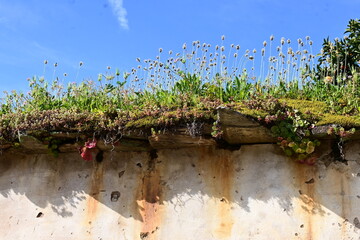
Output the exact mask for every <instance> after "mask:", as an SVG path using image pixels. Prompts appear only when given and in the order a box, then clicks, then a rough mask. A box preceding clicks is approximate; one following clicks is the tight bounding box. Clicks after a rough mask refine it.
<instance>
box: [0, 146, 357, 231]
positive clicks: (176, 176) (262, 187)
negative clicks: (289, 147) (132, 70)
mask: <svg viewBox="0 0 360 240" xmlns="http://www.w3.org/2000/svg"><path fill="white" fill-rule="evenodd" d="M340 165H341V166H340ZM337 166H340V167H337ZM359 172H360V170H359V167H357V168H350V167H345V166H343V164H339V165H330V166H329V167H328V168H326V167H325V166H323V165H318V166H306V165H301V164H297V163H295V162H292V161H289V160H287V159H285V158H284V157H283V155H282V153H281V152H277V149H276V148H275V147H274V145H271V144H268V145H266V144H264V145H247V146H242V147H241V149H240V150H235V151H230V150H225V149H216V148H213V147H208V148H200V147H199V148H191V149H179V150H159V151H157V152H156V151H152V152H150V153H146V152H138V153H137V152H105V153H104V156H103V159H102V161H101V162H97V161H93V162H86V161H84V160H82V158H81V157H80V156H79V155H78V154H77V153H66V154H65V153H64V154H60V156H59V157H58V158H54V157H52V156H51V155H47V154H37V155H35V154H34V155H29V156H27V155H24V154H19V153H16V152H5V153H3V155H1V156H0V194H1V195H0V206H1V207H4V206H2V204H1V196H2V197H5V198H7V199H9V198H11V199H19V198H20V197H21V196H25V197H26V198H27V199H28V200H29V201H31V202H32V203H33V204H35V205H36V206H37V207H38V208H39V209H45V208H47V207H48V206H49V205H50V206H51V209H52V211H53V212H55V213H56V214H57V215H58V216H61V217H62V218H69V217H73V216H74V215H77V214H79V212H80V213H81V214H83V216H84V221H85V222H91V221H93V219H96V217H97V216H98V215H99V214H103V213H101V212H100V211H99V209H100V208H101V207H103V205H104V206H106V207H107V208H108V209H111V210H112V211H115V212H116V213H118V214H119V215H121V217H122V218H125V219H134V220H137V221H139V222H141V223H142V229H141V232H142V233H144V234H146V233H149V232H153V231H155V230H156V229H158V227H159V226H160V225H161V224H163V223H162V221H164V217H165V215H166V214H174V215H178V216H179V218H180V217H181V216H183V217H188V216H189V215H191V214H193V215H194V216H198V217H199V218H202V217H203V218H204V219H205V218H206V216H207V217H208V218H211V217H214V219H215V220H212V222H211V224H212V225H213V226H214V228H216V229H217V230H216V231H217V233H218V234H219V236H222V237H226V234H230V233H231V231H232V229H233V228H234V226H235V225H236V224H239V223H237V222H238V221H239V220H238V219H240V218H239V216H247V218H248V221H249V222H256V221H258V222H259V220H260V221H261V220H263V221H268V222H271V221H273V219H272V218H274V217H276V216H280V215H282V216H283V218H284V219H287V218H288V219H293V218H297V219H298V221H299V222H304V221H307V222H306V223H303V224H305V226H309V227H310V228H311V225H312V224H315V222H316V221H318V220H319V219H326V217H327V216H328V215H330V214H333V215H334V214H335V215H337V216H338V217H340V218H341V219H343V220H345V221H346V222H347V224H350V225H352V226H353V227H355V228H358V229H360V223H359V220H358V219H360V213H359V212H360V211H359V208H360V204H359V203H357V204H356V205H354V202H356V201H358V202H360V196H359V195H360V189H359V188H358V187H357V188H356V187H355V186H356V184H357V185H359V184H360V177H357V176H359V175H360V174H359ZM356 191H358V192H356ZM7 202H8V201H7ZM14 204H16V200H15V201H14ZM194 206H198V207H197V208H196V207H195V208H194ZM187 209H190V210H187ZM165 210H166V211H169V212H171V213H166V211H165ZM29 211H30V210H29ZM39 211H40V210H39ZM356 213H359V214H358V216H356V215H354V214H356ZM37 214H40V213H38V212H34V217H35V216H37ZM235 216H237V217H235ZM251 217H253V220H252V219H251ZM243 220H244V219H243ZM204 221H207V220H206V219H205V220H204ZM321 221H324V220H321ZM242 224H245V225H246V223H242ZM336 224H340V223H339V222H336ZM341 224H342V225H341V226H339V227H342V226H343V223H341ZM303 226H304V225H303Z"/></svg>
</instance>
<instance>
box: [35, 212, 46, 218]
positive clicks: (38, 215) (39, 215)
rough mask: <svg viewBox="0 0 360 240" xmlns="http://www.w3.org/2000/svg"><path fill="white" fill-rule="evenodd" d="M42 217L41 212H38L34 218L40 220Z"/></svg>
mask: <svg viewBox="0 0 360 240" xmlns="http://www.w3.org/2000/svg"><path fill="white" fill-rule="evenodd" d="M42 216H44V214H43V213H42V212H39V213H38V214H37V215H36V218H41V217H42Z"/></svg>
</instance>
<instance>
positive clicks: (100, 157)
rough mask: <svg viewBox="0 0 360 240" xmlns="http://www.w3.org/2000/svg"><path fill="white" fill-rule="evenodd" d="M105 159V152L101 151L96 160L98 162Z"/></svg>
mask: <svg viewBox="0 0 360 240" xmlns="http://www.w3.org/2000/svg"><path fill="white" fill-rule="evenodd" d="M103 159H104V152H103V151H100V152H99V153H98V154H96V161H97V162H99V163H100V162H102V161H103Z"/></svg>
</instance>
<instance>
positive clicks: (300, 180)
mask: <svg viewBox="0 0 360 240" xmlns="http://www.w3.org/2000/svg"><path fill="white" fill-rule="evenodd" d="M293 165H294V168H293V172H294V177H295V179H294V180H295V187H298V188H299V194H300V196H299V198H300V200H301V203H302V205H301V211H300V212H298V213H297V214H299V215H301V216H303V217H304V218H305V221H306V222H304V223H303V224H304V226H305V229H306V231H307V237H306V239H308V240H311V239H314V238H315V237H314V235H315V232H314V229H313V224H314V222H315V221H314V219H313V216H314V215H315V214H317V210H318V209H319V208H320V209H321V207H320V205H319V204H318V203H317V202H316V200H315V196H314V194H315V188H316V181H314V182H313V183H306V182H309V179H315V177H314V175H315V174H314V170H313V169H311V170H310V168H315V167H314V166H306V165H301V164H298V163H293ZM309 170H310V171H309Z"/></svg>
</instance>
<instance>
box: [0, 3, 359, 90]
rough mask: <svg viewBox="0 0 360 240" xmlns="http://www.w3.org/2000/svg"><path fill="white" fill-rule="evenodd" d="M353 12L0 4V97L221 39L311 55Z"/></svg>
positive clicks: (348, 7)
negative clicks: (280, 45)
mask: <svg viewBox="0 0 360 240" xmlns="http://www.w3.org/2000/svg"><path fill="white" fill-rule="evenodd" d="M359 12H360V1H359V0H341V1H339V0H327V1H320V0H318V1H314V0H302V1H299V0H297V1H293V0H170V1H169V0H166V1H165V0H94V1H92V0H90V1H89V0H47V1H45V0H11V1H9V0H0V91H1V92H2V91H4V90H6V91H9V90H12V89H17V90H26V88H27V85H28V83H27V81H26V79H27V78H29V77H32V76H34V75H36V76H42V75H45V77H46V78H47V79H48V80H52V79H51V78H52V77H53V76H54V75H56V76H61V77H62V76H63V74H64V73H66V74H67V77H66V78H65V79H64V80H63V81H65V82H67V81H68V82H73V81H77V82H79V81H81V80H83V79H93V80H95V79H97V75H98V74H99V73H104V72H106V71H107V66H110V67H112V69H115V68H118V69H120V71H121V72H122V71H125V70H129V69H131V67H135V66H137V64H138V63H137V62H136V58H137V57H140V58H141V59H145V58H152V59H154V58H155V56H156V55H157V54H158V49H159V48H160V47H161V48H163V49H164V51H168V50H174V51H180V50H181V46H182V44H183V43H184V42H187V43H188V44H191V42H192V41H194V40H200V41H201V42H207V43H212V44H218V43H220V42H221V39H220V37H221V36H222V35H225V36H226V41H225V45H230V44H231V43H234V44H239V45H240V46H241V49H242V50H244V51H245V50H246V49H254V48H257V49H260V48H261V47H262V43H263V41H264V40H268V39H269V36H270V35H274V36H275V41H280V38H281V37H285V38H286V39H292V40H293V41H295V40H296V39H298V38H305V36H310V37H311V39H312V40H313V42H314V45H313V47H314V48H313V50H314V52H318V51H319V50H320V48H321V43H322V41H323V39H324V38H326V37H327V36H330V38H332V39H333V38H335V37H342V36H343V32H344V29H345V28H346V25H347V23H348V21H349V19H351V18H359V17H360V15H359ZM44 60H47V61H48V62H49V63H48V65H47V66H46V69H45V71H44V64H43V62H44ZM80 61H82V62H83V63H84V65H83V66H82V67H81V69H80V70H79V62H80ZM54 63H58V67H57V68H56V69H54V67H53V64H54ZM54 70H55V74H54ZM76 76H77V77H76Z"/></svg>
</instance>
